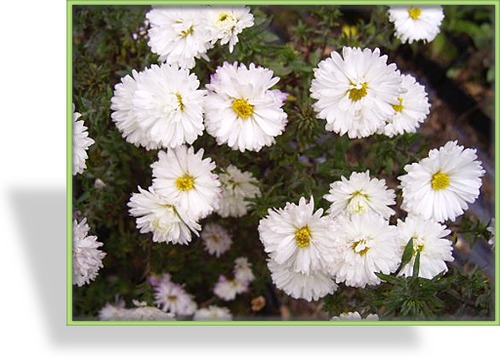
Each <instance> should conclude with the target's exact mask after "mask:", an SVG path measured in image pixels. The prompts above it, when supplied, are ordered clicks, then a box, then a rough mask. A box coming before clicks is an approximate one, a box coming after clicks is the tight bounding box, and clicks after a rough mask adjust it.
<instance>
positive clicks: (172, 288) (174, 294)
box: [149, 274, 197, 316]
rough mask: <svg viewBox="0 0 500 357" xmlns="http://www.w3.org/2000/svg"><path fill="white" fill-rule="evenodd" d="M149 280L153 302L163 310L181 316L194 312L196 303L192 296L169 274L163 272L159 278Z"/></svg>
mask: <svg viewBox="0 0 500 357" xmlns="http://www.w3.org/2000/svg"><path fill="white" fill-rule="evenodd" d="M149 281H150V283H151V285H152V286H153V290H154V301H155V304H156V305H157V306H158V307H159V308H161V309H162V310H163V311H165V312H171V313H173V314H175V315H181V316H186V315H192V314H194V312H195V311H196V308H197V304H196V302H195V301H194V300H193V296H192V295H190V294H188V293H186V291H185V290H184V288H183V287H182V286H181V285H179V284H176V283H174V282H173V281H172V280H171V277H170V275H169V274H163V277H162V278H161V279H157V278H156V277H153V278H152V279H149Z"/></svg>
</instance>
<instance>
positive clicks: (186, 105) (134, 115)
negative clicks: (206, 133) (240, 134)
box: [111, 64, 206, 149]
mask: <svg viewBox="0 0 500 357" xmlns="http://www.w3.org/2000/svg"><path fill="white" fill-rule="evenodd" d="M132 75H133V78H132V77H130V76H128V75H127V76H125V77H124V78H122V81H121V83H119V84H117V85H116V86H115V92H114V96H113V97H112V98H111V109H112V110H113V111H114V112H113V113H112V114H111V117H112V119H113V121H114V122H115V124H116V126H117V128H118V129H119V130H120V132H121V133H122V135H123V136H124V137H125V138H126V140H127V141H128V142H130V143H132V144H135V145H136V146H139V145H142V146H144V147H146V149H157V148H159V147H168V148H175V147H178V146H180V145H182V144H184V143H188V144H192V143H193V142H194V141H195V140H196V138H197V137H198V136H200V135H201V134H202V133H203V129H204V125H203V103H204V100H205V95H206V91H205V90H201V89H198V87H199V85H200V82H199V81H198V78H197V77H196V75H195V74H194V73H189V71H188V70H187V69H182V68H181V69H180V68H178V67H177V66H176V65H174V66H171V65H168V64H162V65H160V66H158V65H152V66H151V68H147V69H146V70H144V72H141V73H137V72H136V71H133V72H132Z"/></svg>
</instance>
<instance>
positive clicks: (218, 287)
mask: <svg viewBox="0 0 500 357" xmlns="http://www.w3.org/2000/svg"><path fill="white" fill-rule="evenodd" d="M247 290H248V282H243V281H240V280H237V279H228V278H226V277H225V276H224V275H219V280H218V281H217V283H215V286H214V294H215V295H216V296H218V297H220V298H221V299H222V300H225V301H230V300H234V299H235V298H236V295H237V294H241V293H244V292H246V291H247Z"/></svg>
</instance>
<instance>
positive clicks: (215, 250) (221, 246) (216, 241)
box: [201, 223, 233, 258]
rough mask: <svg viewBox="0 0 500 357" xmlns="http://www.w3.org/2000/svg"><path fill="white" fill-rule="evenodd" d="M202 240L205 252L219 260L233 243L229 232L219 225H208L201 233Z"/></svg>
mask: <svg viewBox="0 0 500 357" xmlns="http://www.w3.org/2000/svg"><path fill="white" fill-rule="evenodd" d="M201 239H202V240H203V245H204V246H205V250H206V251H207V252H208V254H210V255H215V256H216V257H217V258H218V257H220V256H221V255H222V254H224V253H225V252H227V251H228V250H229V248H230V247H231V244H232V243H233V240H232V239H231V236H230V235H229V232H228V231H227V230H226V229H225V228H224V227H222V226H221V225H219V224H215V223H208V224H206V225H205V226H204V227H203V230H202V231H201Z"/></svg>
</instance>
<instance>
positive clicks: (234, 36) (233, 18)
mask: <svg viewBox="0 0 500 357" xmlns="http://www.w3.org/2000/svg"><path fill="white" fill-rule="evenodd" d="M206 17H207V31H208V33H209V34H210V38H211V42H212V43H215V42H216V41H218V40H220V44H221V45H225V44H226V43H229V52H233V49H234V45H235V44H237V43H238V34H239V33H241V32H242V31H243V29H244V28H247V27H251V26H253V24H254V18H253V15H252V14H251V13H250V9H249V8H248V7H246V6H231V7H212V8H210V9H209V10H208V11H207V14H206Z"/></svg>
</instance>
